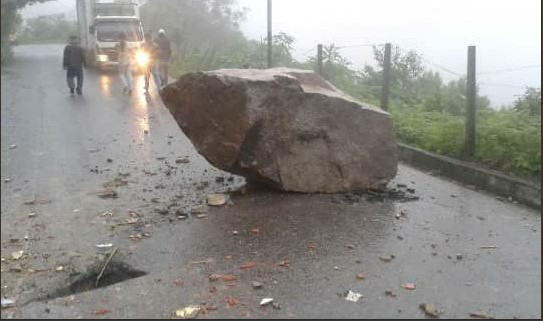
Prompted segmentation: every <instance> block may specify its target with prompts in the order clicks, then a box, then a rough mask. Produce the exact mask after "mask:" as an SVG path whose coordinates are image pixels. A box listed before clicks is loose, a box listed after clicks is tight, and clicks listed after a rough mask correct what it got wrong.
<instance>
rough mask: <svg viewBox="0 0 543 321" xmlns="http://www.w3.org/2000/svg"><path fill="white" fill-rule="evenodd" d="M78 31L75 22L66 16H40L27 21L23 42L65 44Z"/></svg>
mask: <svg viewBox="0 0 543 321" xmlns="http://www.w3.org/2000/svg"><path fill="white" fill-rule="evenodd" d="M76 31H77V25H76V24H75V22H72V21H68V20H67V19H66V17H65V16H64V14H55V15H47V16H39V17H36V18H31V19H27V20H26V27H25V29H24V30H23V31H22V33H21V40H22V41H25V42H55V41H62V42H63V41H65V40H66V39H68V38H69V36H70V35H72V34H75V33H76Z"/></svg>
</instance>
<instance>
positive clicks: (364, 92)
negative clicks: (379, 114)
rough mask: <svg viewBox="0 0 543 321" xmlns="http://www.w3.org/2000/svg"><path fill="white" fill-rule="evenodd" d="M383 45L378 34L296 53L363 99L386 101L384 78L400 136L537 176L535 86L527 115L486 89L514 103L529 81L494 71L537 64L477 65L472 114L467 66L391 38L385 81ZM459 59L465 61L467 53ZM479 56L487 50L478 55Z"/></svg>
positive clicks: (433, 149) (518, 69) (511, 71)
mask: <svg viewBox="0 0 543 321" xmlns="http://www.w3.org/2000/svg"><path fill="white" fill-rule="evenodd" d="M384 47H386V44H385V43H379V42H376V43H356V44H348V45H321V50H319V45H314V46H313V47H311V48H307V49H304V50H301V51H300V54H299V55H300V56H301V57H303V58H304V59H309V60H310V61H311V63H312V65H310V67H312V68H313V69H314V70H315V71H317V72H320V73H321V74H322V76H323V77H324V78H326V79H327V80H328V81H330V82H332V83H333V84H334V85H335V86H336V87H338V88H339V89H341V90H343V91H346V92H347V93H348V94H350V95H351V96H354V97H355V98H358V99H359V100H361V101H363V102H369V103H371V104H373V105H377V106H380V107H382V108H383V107H384V106H382V104H383V103H382V99H381V98H382V96H383V92H384V91H385V86H389V88H388V89H387V91H386V92H387V93H388V96H390V97H389V98H390V109H388V108H387V111H389V112H390V113H391V115H392V116H393V118H394V126H395V131H396V134H397V136H398V138H399V139H400V140H401V141H403V142H404V143H407V144H410V145H415V146H417V147H420V148H423V149H425V150H428V151H431V152H436V153H439V154H443V155H447V156H452V157H457V158H464V159H468V160H476V161H481V162H483V163H485V164H488V165H489V166H490V167H492V168H497V169H500V170H504V171H507V172H512V173H514V174H519V175H521V176H532V177H539V176H540V172H541V170H540V163H541V146H540V141H541V128H540V122H541V118H540V115H541V103H540V90H539V107H538V108H539V111H538V113H536V114H535V115H531V116H532V117H529V118H526V117H524V116H525V115H523V114H520V113H519V114H515V113H512V112H511V111H508V112H500V110H498V108H497V106H496V105H491V101H490V99H488V98H487V97H486V95H485V94H486V93H488V92H495V91H496V89H494V88H498V90H497V91H498V92H500V93H501V94H502V96H503V94H507V95H508V96H509V98H508V101H509V103H508V106H509V107H510V108H512V107H513V106H514V105H515V102H517V104H518V99H519V98H522V97H523V95H524V92H525V91H526V90H527V89H528V88H529V87H530V86H527V85H526V84H523V83H502V82H501V81H499V77H500V76H502V75H511V74H514V73H519V72H526V71H528V70H534V71H535V70H537V69H539V71H540V69H541V65H540V64H531V65H521V66H504V67H502V68H496V69H494V70H481V71H477V70H474V71H473V79H474V80H477V82H474V88H473V91H474V92H476V93H477V94H476V95H475V99H474V102H473V106H474V107H473V109H475V111H474V112H473V113H472V115H473V116H469V115H470V113H469V99H468V97H467V96H468V88H469V83H470V82H469V77H468V69H467V68H466V70H458V68H455V67H452V66H448V65H447V64H445V63H443V62H441V61H439V59H435V57H428V55H426V54H425V53H424V52H421V50H416V49H413V48H408V47H404V46H400V45H392V48H394V52H393V53H392V61H391V62H390V63H391V69H392V71H391V75H390V80H389V82H388V83H386V82H385V79H384V78H385V76H384V72H383V70H384V69H385V68H384V64H385V63H386V62H384V61H383V59H384V57H383V55H384ZM357 56H358V57H364V58H363V59H362V60H360V59H359V61H357V63H356V65H355V66H353V65H352V64H351V63H350V60H352V58H353V57H357ZM345 57H349V58H351V59H345ZM464 59H466V62H467V60H468V57H467V56H466V57H465V58H464ZM481 59H484V57H479V60H481ZM466 66H468V64H467V63H466ZM473 66H475V63H474V64H473ZM402 68H403V70H402ZM430 71H431V72H432V73H431V74H430V75H429V74H428V73H429V72H430ZM445 79H447V80H446V81H445ZM517 81H518V80H517ZM481 88H484V89H485V90H484V92H482V91H483V90H481ZM505 92H507V93H505ZM385 95H387V94H385ZM387 101H388V98H387ZM387 107H388V106H387ZM470 117H471V118H470ZM470 124H472V125H470ZM471 127H473V128H471ZM470 128H471V130H472V131H470ZM469 136H473V137H471V139H472V140H473V141H474V143H473V145H474V146H473V151H472V152H469V151H467V148H466V146H467V145H468V141H469ZM475 142H476V143H475Z"/></svg>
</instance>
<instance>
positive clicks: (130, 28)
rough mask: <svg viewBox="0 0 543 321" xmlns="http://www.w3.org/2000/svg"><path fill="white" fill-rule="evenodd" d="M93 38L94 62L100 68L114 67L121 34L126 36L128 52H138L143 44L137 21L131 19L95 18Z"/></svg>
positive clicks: (116, 61) (140, 28) (141, 32)
mask: <svg viewBox="0 0 543 321" xmlns="http://www.w3.org/2000/svg"><path fill="white" fill-rule="evenodd" d="M91 31H92V32H94V36H93V38H94V39H96V46H95V48H96V51H95V53H94V62H95V64H96V65H97V66H100V67H109V66H116V65H117V63H118V60H117V46H118V45H119V42H120V41H121V38H120V37H121V34H124V35H126V42H127V46H128V48H129V49H130V50H133V51H137V50H139V49H140V48H141V47H142V45H143V42H144V38H143V30H142V27H141V23H140V21H139V19H133V18H131V17H120V16H119V17H100V16H99V17H97V18H96V19H95V22H94V25H93V28H91Z"/></svg>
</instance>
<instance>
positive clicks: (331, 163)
mask: <svg viewBox="0 0 543 321" xmlns="http://www.w3.org/2000/svg"><path fill="white" fill-rule="evenodd" d="M160 94H161V97H162V100H163V101H164V103H165V105H166V106H167V108H168V109H169V110H170V112H171V114H172V115H173V117H174V118H175V120H176V121H177V123H178V124H179V126H180V127H181V129H182V130H183V132H184V133H185V134H186V135H187V136H188V137H189V138H190V140H191V141H192V143H193V144H194V146H195V147H196V149H197V150H198V152H199V153H200V154H202V155H203V156H204V157H205V158H206V159H207V160H208V161H209V162H210V163H211V164H213V165H214V166H215V167H217V168H220V169H222V170H225V171H228V172H230V173H233V174H238V175H241V176H245V177H247V178H248V179H249V180H257V181H260V182H264V183H266V184H268V185H271V186H273V187H275V188H278V189H281V190H284V191H292V192H308V193H339V192H348V191H362V190H367V189H379V188H382V187H384V185H386V183H388V182H389V181H390V180H391V179H392V178H394V177H395V176H396V173H397V167H398V151H397V146H396V142H395V138H394V134H393V130H392V119H391V117H390V115H389V114H388V113H386V112H383V111H381V110H378V109H376V108H373V107H370V106H368V105H364V104H361V103H360V102H357V101H355V100H354V99H353V98H351V97H349V96H347V95H346V94H344V93H342V92H341V91H339V90H338V89H336V88H335V87H333V86H332V85H331V84H330V83H328V82H327V81H325V80H324V79H323V78H322V77H320V76H319V75H317V74H315V73H314V72H310V71H304V70H295V69H285V68H280V69H268V70H252V69H240V70H237V69H235V70H234V69H229V70H218V71H212V72H200V73H191V74H187V75H184V76H183V77H181V78H180V79H179V80H177V81H176V82H175V83H172V84H170V85H168V86H167V87H165V88H164V89H163V90H162V91H161V93H160Z"/></svg>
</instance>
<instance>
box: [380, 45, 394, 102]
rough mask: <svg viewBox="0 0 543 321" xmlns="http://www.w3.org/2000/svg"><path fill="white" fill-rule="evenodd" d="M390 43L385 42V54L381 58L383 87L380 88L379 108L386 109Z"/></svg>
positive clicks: (388, 89) (388, 90) (390, 54)
mask: <svg viewBox="0 0 543 321" xmlns="http://www.w3.org/2000/svg"><path fill="white" fill-rule="evenodd" d="M391 56H392V45H391V44H390V43H387V44H385V56H384V60H383V88H382V89H381V109H383V110H384V111H388V101H389V96H390V69H391V61H390V60H391Z"/></svg>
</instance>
